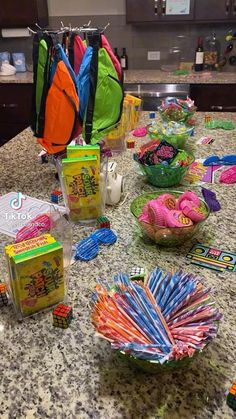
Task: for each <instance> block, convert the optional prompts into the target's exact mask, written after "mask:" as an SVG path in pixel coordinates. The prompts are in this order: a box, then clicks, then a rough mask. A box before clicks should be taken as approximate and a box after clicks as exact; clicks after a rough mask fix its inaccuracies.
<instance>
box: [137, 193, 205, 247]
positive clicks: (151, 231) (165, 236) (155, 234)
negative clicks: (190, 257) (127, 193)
mask: <svg viewBox="0 0 236 419" xmlns="http://www.w3.org/2000/svg"><path fill="white" fill-rule="evenodd" d="M164 193H171V194H172V195H174V196H175V198H178V197H179V196H180V195H182V194H183V193H184V192H180V191H170V190H167V189H166V190H162V191H155V192H148V193H145V194H143V195H139V196H138V197H137V198H135V199H134V200H133V201H132V202H131V205H130V211H131V213H132V214H133V216H134V217H135V219H136V222H137V224H138V226H139V229H140V231H141V233H142V236H143V237H148V238H149V239H151V240H152V241H154V242H155V243H156V244H158V245H160V246H166V247H173V246H178V245H181V244H183V243H185V242H186V241H187V240H190V239H191V238H192V237H193V236H195V234H196V233H197V232H198V231H199V230H200V229H201V228H202V226H203V225H204V223H205V222H206V220H207V218H208V216H209V214H210V210H209V207H208V205H207V204H206V202H205V201H204V200H203V199H201V198H199V199H200V201H201V209H202V210H203V211H204V212H205V215H206V217H205V219H204V220H203V221H201V222H199V223H197V224H193V225H192V226H189V227H168V228H167V227H161V226H158V225H150V224H147V223H144V222H139V216H140V215H141V214H142V210H143V207H144V205H145V204H146V203H147V202H148V201H150V200H151V199H155V198H158V197H159V196H160V195H163V194H164Z"/></svg>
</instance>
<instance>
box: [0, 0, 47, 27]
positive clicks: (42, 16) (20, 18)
mask: <svg viewBox="0 0 236 419" xmlns="http://www.w3.org/2000/svg"><path fill="white" fill-rule="evenodd" d="M35 23H38V24H39V25H40V26H42V27H45V26H47V25H48V6H47V0H21V1H16V0H0V28H20V27H26V26H30V25H33V24H35Z"/></svg>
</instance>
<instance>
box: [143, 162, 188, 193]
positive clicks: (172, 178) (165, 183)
mask: <svg viewBox="0 0 236 419" xmlns="http://www.w3.org/2000/svg"><path fill="white" fill-rule="evenodd" d="M188 155H189V157H190V160H189V164H188V165H187V166H177V167H171V166H163V165H162V164H158V165H155V166H145V165H144V164H141V163H138V165H139V167H140V169H141V171H142V173H143V174H144V175H145V176H146V179H147V181H148V183H151V185H154V186H158V187H159V188H167V187H170V186H175V185H179V184H180V182H181V180H182V179H183V177H184V175H185V173H186V172H187V171H188V168H189V167H190V166H191V164H192V163H193V162H194V156H193V154H188Z"/></svg>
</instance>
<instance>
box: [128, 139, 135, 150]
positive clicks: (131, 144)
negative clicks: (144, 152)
mask: <svg viewBox="0 0 236 419" xmlns="http://www.w3.org/2000/svg"><path fill="white" fill-rule="evenodd" d="M126 144H127V148H134V147H135V141H134V140H133V139H132V138H128V139H127V140H126Z"/></svg>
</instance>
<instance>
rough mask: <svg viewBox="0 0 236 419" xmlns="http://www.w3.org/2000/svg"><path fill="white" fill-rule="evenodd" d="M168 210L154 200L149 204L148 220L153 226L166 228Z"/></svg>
mask: <svg viewBox="0 0 236 419" xmlns="http://www.w3.org/2000/svg"><path fill="white" fill-rule="evenodd" d="M167 212H168V210H167V208H166V207H165V206H164V205H162V204H161V203H159V202H158V201H157V200H155V199H153V200H151V201H150V202H149V203H148V218H149V222H150V223H151V224H157V225H158V226H166V217H167Z"/></svg>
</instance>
